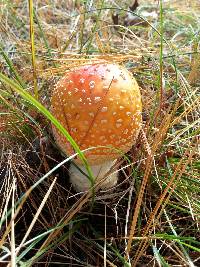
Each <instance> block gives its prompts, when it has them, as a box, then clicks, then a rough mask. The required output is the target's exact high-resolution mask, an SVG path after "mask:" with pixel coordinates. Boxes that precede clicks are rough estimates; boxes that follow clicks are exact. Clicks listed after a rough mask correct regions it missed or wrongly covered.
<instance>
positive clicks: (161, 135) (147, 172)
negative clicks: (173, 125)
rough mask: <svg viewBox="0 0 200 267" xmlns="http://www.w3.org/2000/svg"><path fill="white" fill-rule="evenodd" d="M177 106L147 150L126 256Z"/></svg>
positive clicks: (167, 116) (166, 118) (168, 115)
mask: <svg viewBox="0 0 200 267" xmlns="http://www.w3.org/2000/svg"><path fill="white" fill-rule="evenodd" d="M177 107H178V103H176V105H175V107H174V109H173V111H172V112H171V113H169V114H167V115H166V117H165V119H164V121H165V123H164V124H163V125H161V127H160V129H159V131H158V133H157V135H156V136H155V140H154V143H153V146H152V149H151V151H149V148H148V150H147V151H148V156H147V160H146V169H145V173H144V177H143V180H142V184H141V187H140V191H139V194H138V199H137V203H136V206H135V212H134V215H133V219H132V222H131V230H130V233H129V239H128V244H127V249H126V254H127V255H126V257H128V255H129V253H130V250H131V245H132V240H133V236H134V233H135V228H136V224H137V220H138V214H139V210H140V207H141V204H142V198H143V195H144V190H145V187H146V184H147V181H148V178H149V175H150V172H151V168H152V164H153V158H154V156H153V155H154V154H155V153H156V151H157V150H158V148H159V147H160V146H161V142H162V141H163V140H164V138H165V135H166V133H167V131H168V128H169V127H170V122H171V119H172V116H173V115H174V112H175V111H176V109H177Z"/></svg>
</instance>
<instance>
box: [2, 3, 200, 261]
mask: <svg viewBox="0 0 200 267" xmlns="http://www.w3.org/2000/svg"><path fill="white" fill-rule="evenodd" d="M125 2H126V1H125ZM125 2H124V3H122V1H110V0H109V1H104V0H99V1H89V0H88V1H82V0H78V1H32V0H29V1H17V0H15V1H10V0H4V1H1V3H0V6H1V9H0V20H1V24H0V31H1V34H0V68H1V73H0V138H1V142H0V151H1V154H0V158H1V160H0V218H1V219H0V237H1V239H0V265H1V266H43V265H46V266H48V265H49V266H56V265H57V266H68V265H69V266H199V265H200V234H199V233H200V231H199V227H200V225H199V222H200V220H199V219H200V175H199V174H200V160H199V159H200V157H199V154H200V153H199V133H200V127H199V125H200V116H199V106H200V105H199V103H200V101H199V100H200V98H199V97H200V95H199V87H200V79H199V73H200V72H199V66H200V61H199V41H200V40H199V30H200V28H199V27H200V26H199V25H200V23H199V20H200V12H199V7H200V6H199V2H198V1H195V0H193V1H186V0H185V1H181V3H180V1H163V2H162V1H160V2H159V3H158V2H157V1H150V0H149V1H138V2H139V3H138V2H137V1H135V2H134V3H132V2H131V1H129V3H125ZM101 59H104V60H106V61H111V62H118V63H120V64H122V65H124V66H126V67H127V68H128V69H129V70H130V71H131V72H132V73H133V75H134V76H135V78H136V79H137V81H138V83H139V85H140V88H141V93H142V99H143V114H142V115H143V127H142V130H141V132H140V136H139V138H138V140H137V143H136V144H134V145H133V147H132V149H131V150H130V151H129V152H128V153H127V155H126V157H124V158H121V159H120V160H119V164H120V169H119V173H118V176H119V178H118V184H117V186H116V187H115V188H112V189H109V190H104V191H99V190H98V186H96V187H95V186H94V188H93V190H90V191H88V192H84V193H76V192H75V191H74V190H73V188H72V187H71V184H70V183H69V179H68V178H69V177H68V167H69V164H70V161H71V160H72V159H73V157H71V158H67V157H66V155H63V154H62V152H61V151H60V150H59V148H58V147H57V146H56V144H55V141H54V139H53V136H52V132H51V123H53V124H54V125H55V126H56V127H58V128H59V129H60V130H61V131H62V133H63V134H64V135H65V136H66V139H67V140H68V141H69V142H71V144H72V145H73V147H74V149H75V151H76V152H77V153H78V154H79V155H80V157H81V158H82V160H83V162H84V164H85V165H86V167H87V171H88V174H89V176H90V178H91V179H92V173H91V172H90V166H89V165H88V163H87V160H86V159H85V157H84V152H82V151H81V150H80V149H79V147H78V146H77V144H76V143H75V142H74V140H73V139H72V138H71V136H70V135H69V134H68V132H67V131H66V129H64V128H63V127H62V125H60V124H59V122H57V121H56V120H55V118H54V117H53V116H52V115H51V113H50V112H49V110H50V109H49V102H50V97H51V92H52V89H53V86H54V85H55V83H56V82H57V81H58V80H59V78H60V77H62V75H63V74H64V73H65V71H66V70H68V69H70V68H72V67H74V66H79V65H81V64H85V63H87V62H98V61H99V60H101Z"/></svg>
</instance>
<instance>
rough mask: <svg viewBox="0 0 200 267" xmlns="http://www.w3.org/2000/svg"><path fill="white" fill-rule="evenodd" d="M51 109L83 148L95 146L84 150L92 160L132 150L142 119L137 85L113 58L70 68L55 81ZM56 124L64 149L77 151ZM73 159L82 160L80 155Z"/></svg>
mask: <svg viewBox="0 0 200 267" xmlns="http://www.w3.org/2000/svg"><path fill="white" fill-rule="evenodd" d="M51 111H52V114H53V115H54V116H55V118H56V119H57V120H58V121H59V122H60V123H61V124H62V125H63V126H64V127H65V128H66V129H67V131H68V132H69V133H70V135H71V136H72V138H73V139H74V140H75V141H76V142H77V144H78V145H79V147H80V149H87V148H90V147H95V148H94V149H90V150H88V151H86V152H84V154H85V156H86V158H87V160H88V162H89V163H90V164H100V163H103V162H105V161H107V160H111V159H116V158H118V157H120V156H121V155H122V153H126V152H127V151H128V150H130V148H131V147H132V145H133V144H134V143H135V140H136V138H137V137H138V134H139V131H140V128H141V123H142V116H141V112H142V102H141V95H140V90H139V87H138V84H137V82H136V80H135V79H134V78H133V77H132V75H131V73H130V72H129V71H128V70H127V69H125V68H124V67H122V66H120V65H118V64H112V63H100V64H91V65H86V66H80V67H78V68H76V69H73V70H71V71H69V72H67V73H66V74H65V75H64V77H63V78H61V79H60V81H58V83H57V84H56V86H55V89H54V91H53V94H52V99H51ZM52 129H53V134H54V137H55V140H56V142H57V144H58V145H59V147H60V148H61V150H62V151H63V152H64V153H66V154H67V155H73V154H74V153H75V152H74V150H73V148H72V146H71V145H70V143H69V142H68V141H67V140H66V138H65V137H64V136H63V135H62V134H61V133H60V131H59V130H58V129H57V128H55V126H54V125H52ZM98 146H103V147H98ZM113 148H114V149H113ZM116 149H117V150H118V151H117V150H116ZM119 150H120V151H121V152H122V153H120V152H119ZM75 161H76V162H77V163H79V164H81V163H82V162H81V160H80V159H79V158H78V157H77V158H76V160H75Z"/></svg>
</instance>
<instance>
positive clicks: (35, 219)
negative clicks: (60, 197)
mask: <svg viewBox="0 0 200 267" xmlns="http://www.w3.org/2000/svg"><path fill="white" fill-rule="evenodd" d="M56 180H57V178H55V179H54V180H53V182H52V184H51V186H50V187H49V190H48V191H47V193H46V195H45V196H44V199H43V200H42V202H41V204H40V206H39V208H38V209H37V212H36V214H35V216H34V218H33V220H32V222H31V224H30V226H29V228H28V230H27V231H26V234H25V236H24V238H23V240H22V241H21V243H20V245H19V246H18V247H17V249H16V256H17V255H18V254H19V251H20V249H21V248H22V247H23V245H24V243H25V242H26V239H27V237H28V236H29V234H30V232H31V230H32V229H33V227H34V225H35V223H36V221H37V220H38V216H39V215H40V213H41V211H42V209H43V207H44V205H45V203H46V201H47V199H48V197H49V195H50V193H51V191H52V189H53V187H54V185H55V183H56Z"/></svg>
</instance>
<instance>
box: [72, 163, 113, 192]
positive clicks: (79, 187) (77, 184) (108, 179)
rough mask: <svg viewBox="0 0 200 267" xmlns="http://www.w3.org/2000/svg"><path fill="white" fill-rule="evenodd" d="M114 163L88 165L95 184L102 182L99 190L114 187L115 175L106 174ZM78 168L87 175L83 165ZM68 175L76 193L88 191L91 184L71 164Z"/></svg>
mask: <svg viewBox="0 0 200 267" xmlns="http://www.w3.org/2000/svg"><path fill="white" fill-rule="evenodd" d="M115 162H116V160H114V161H113V160H112V161H107V162H105V163H103V164H99V165H90V168H91V170H92V173H93V176H94V178H95V183H98V182H100V181H101V180H102V182H101V183H100V188H101V189H108V188H111V187H113V186H115V185H116V183H117V178H118V177H117V173H116V172H115V173H109V174H107V173H108V172H109V170H110V169H111V167H112V166H113V165H114V163H115ZM78 167H79V168H80V169H81V170H82V171H83V172H84V173H86V174H87V171H86V169H85V166H84V165H78ZM69 174H70V182H71V183H72V185H73V187H74V189H75V190H76V191H77V192H82V191H87V190H89V189H90V187H91V183H90V181H89V179H88V178H87V177H86V176H85V175H84V174H82V173H81V172H80V171H79V170H78V169H77V168H76V167H75V166H74V165H73V164H71V166H70V168H69Z"/></svg>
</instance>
